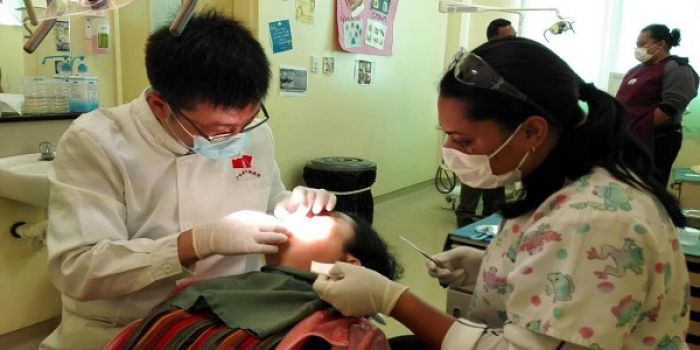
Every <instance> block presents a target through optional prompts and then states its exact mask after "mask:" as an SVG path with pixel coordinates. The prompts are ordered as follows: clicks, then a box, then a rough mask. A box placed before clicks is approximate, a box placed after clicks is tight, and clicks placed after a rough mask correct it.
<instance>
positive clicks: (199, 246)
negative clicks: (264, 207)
mask: <svg viewBox="0 0 700 350" xmlns="http://www.w3.org/2000/svg"><path fill="white" fill-rule="evenodd" d="M286 232H287V229H286V228H285V227H284V226H283V225H282V223H281V222H280V221H279V220H278V219H277V218H275V217H273V216H271V215H267V214H264V213H260V212H255V211H250V210H243V211H237V212H235V213H232V214H229V215H227V216H226V217H224V218H223V219H221V220H219V221H215V222H212V223H210V224H206V225H201V226H198V227H195V228H193V229H192V243H193V246H194V252H195V254H196V255H197V257H198V258H200V259H203V258H206V257H208V256H210V255H213V254H221V255H236V254H248V253H263V254H272V253H276V252H277V251H278V249H279V248H278V247H277V245H279V244H281V243H284V242H286V241H287V235H286Z"/></svg>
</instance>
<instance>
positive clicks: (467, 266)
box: [425, 247, 484, 287]
mask: <svg viewBox="0 0 700 350" xmlns="http://www.w3.org/2000/svg"><path fill="white" fill-rule="evenodd" d="M432 258H433V259H435V261H437V262H438V263H439V265H440V266H438V265H436V264H435V263H434V262H432V261H430V260H426V261H425V265H426V267H427V268H428V274H429V275H430V276H431V277H434V278H437V279H438V280H440V283H442V284H447V285H449V286H452V287H462V286H468V285H473V284H474V283H476V276H477V275H478V274H479V267H480V266H481V260H482V259H483V258H484V252H483V251H482V250H479V249H475V248H472V247H457V248H454V249H451V250H448V251H446V252H442V253H438V254H435V255H433V256H432Z"/></svg>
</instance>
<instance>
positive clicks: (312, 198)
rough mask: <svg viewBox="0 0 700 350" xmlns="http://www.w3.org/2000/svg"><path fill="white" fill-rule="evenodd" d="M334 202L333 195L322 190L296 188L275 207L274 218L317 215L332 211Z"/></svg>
mask: <svg viewBox="0 0 700 350" xmlns="http://www.w3.org/2000/svg"><path fill="white" fill-rule="evenodd" d="M336 202H337V198H336V197H335V195H334V194H332V193H330V192H328V191H326V190H324V189H317V188H308V187H304V186H297V187H295V188H294V191H292V193H290V194H289V195H287V196H285V197H284V198H283V199H282V200H280V201H279V202H278V203H277V205H275V216H276V217H278V218H280V219H284V218H286V217H288V216H289V215H291V214H295V213H299V214H301V215H306V214H308V213H309V212H311V213H313V214H318V213H320V212H322V211H323V210H326V211H331V210H333V208H335V203H336Z"/></svg>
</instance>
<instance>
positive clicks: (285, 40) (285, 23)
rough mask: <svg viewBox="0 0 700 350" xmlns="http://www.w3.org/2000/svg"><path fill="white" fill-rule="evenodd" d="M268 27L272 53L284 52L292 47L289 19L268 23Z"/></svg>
mask: <svg viewBox="0 0 700 350" xmlns="http://www.w3.org/2000/svg"><path fill="white" fill-rule="evenodd" d="M268 25H269V27H270V41H271V42H272V53H278V52H284V51H288V50H291V49H292V29H291V27H290V26H289V20H288V19H285V20H282V21H275V22H270V23H268Z"/></svg>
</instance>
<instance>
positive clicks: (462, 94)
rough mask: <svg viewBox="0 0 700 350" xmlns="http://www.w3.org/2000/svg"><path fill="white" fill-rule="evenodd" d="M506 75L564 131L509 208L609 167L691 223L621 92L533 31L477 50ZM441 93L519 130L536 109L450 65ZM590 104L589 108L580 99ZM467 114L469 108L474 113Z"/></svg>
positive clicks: (476, 115)
mask: <svg viewBox="0 0 700 350" xmlns="http://www.w3.org/2000/svg"><path fill="white" fill-rule="evenodd" d="M472 52H473V53H475V54H477V55H478V56H480V57H481V58H482V59H483V60H484V61H486V62H487V63H488V64H489V65H490V66H491V67H492V68H493V69H494V70H496V72H498V74H499V75H501V76H502V77H503V79H504V80H506V81H507V82H509V83H510V84H511V85H513V86H515V87H516V88H517V89H518V90H520V91H522V92H523V93H525V95H527V96H528V97H529V98H530V99H532V100H533V101H535V102H536V103H537V104H539V105H540V106H542V107H543V108H544V109H545V110H546V112H548V114H550V115H549V116H543V117H545V118H547V122H548V123H549V125H550V129H553V130H555V131H556V132H557V133H558V134H559V140H558V143H557V145H556V146H555V147H554V148H553V150H552V151H551V152H550V154H549V155H548V157H547V159H546V160H545V161H544V162H543V163H542V164H541V165H540V166H539V167H538V168H537V169H535V170H534V171H532V173H530V174H528V175H527V176H525V177H524V178H523V180H522V183H523V188H524V196H522V197H521V198H520V199H519V200H517V201H515V202H513V203H508V204H506V205H505V206H504V207H503V208H502V213H503V216H504V217H506V218H514V217H518V216H520V215H523V214H526V213H529V212H531V211H533V210H535V209H536V208H537V207H539V206H540V205H541V204H542V203H543V202H544V201H545V200H546V199H547V198H548V197H549V196H550V195H552V194H553V193H554V192H556V191H558V190H559V189H561V188H562V187H563V186H564V185H565V184H566V183H567V181H573V180H576V179H578V178H580V177H582V176H584V175H586V174H588V173H590V172H591V170H592V169H593V167H596V166H598V167H602V168H604V169H606V170H607V171H608V172H610V174H612V175H613V176H614V177H616V178H617V179H619V180H620V181H622V182H625V183H626V184H628V185H630V186H632V187H635V188H637V189H640V190H642V191H646V192H648V193H650V194H652V195H654V196H655V197H656V198H657V199H658V200H659V201H660V202H661V204H663V206H664V208H665V209H666V211H667V212H668V214H669V216H670V217H671V219H672V220H673V223H674V224H675V225H676V226H683V225H685V217H684V216H683V214H682V212H681V210H680V208H679V207H678V203H677V202H676V200H675V199H674V198H673V197H672V196H671V195H670V194H669V193H668V192H667V191H666V190H665V188H664V187H663V186H662V185H661V184H659V183H658V182H657V181H656V180H655V178H654V176H653V173H654V166H653V161H652V157H651V155H650V154H649V153H648V152H647V151H646V150H645V148H644V146H642V145H641V144H640V143H639V142H638V141H637V140H636V139H635V138H634V136H632V135H631V134H630V132H629V130H628V128H627V119H628V116H627V111H626V110H625V108H624V107H623V106H622V105H621V104H620V102H618V101H617V100H616V99H615V98H613V97H612V96H610V95H609V94H607V93H606V92H604V91H601V90H599V89H597V88H596V87H594V86H593V85H592V84H586V83H584V82H583V80H582V79H581V78H580V77H579V76H578V75H577V74H576V73H575V72H574V71H573V70H572V69H571V67H569V65H568V64H566V62H564V60H562V59H561V58H560V57H559V56H557V55H556V54H555V53H554V52H552V51H551V50H549V49H548V48H547V47H545V46H544V45H542V44H540V43H538V42H536V41H533V40H529V39H525V38H505V39H502V40H495V41H490V42H487V43H485V44H483V45H481V46H479V47H477V48H476V49H474V50H473V51H472ZM440 96H441V97H446V98H455V99H461V100H463V101H466V102H467V103H468V106H469V110H468V117H469V118H470V119H473V120H491V121H493V122H496V123H498V124H500V125H501V126H502V127H503V128H504V129H506V130H510V131H513V130H515V128H516V127H517V126H518V125H520V123H522V122H523V121H524V120H525V119H527V118H528V117H530V116H532V115H542V113H541V112H540V111H538V110H537V109H536V108H535V107H533V106H532V105H530V104H528V103H526V102H523V101H520V100H517V99H515V98H512V97H510V96H507V95H504V94H502V93H499V92H497V91H494V90H488V89H483V88H476V87H472V86H468V85H466V84H463V83H461V82H459V81H458V80H457V79H456V78H455V76H454V69H450V70H449V71H448V72H447V73H445V75H444V76H443V78H442V80H441V82H440ZM579 100H581V101H583V102H585V103H586V104H588V114H586V113H584V112H583V110H582V109H581V107H580V106H579ZM466 117H467V116H465V118H466Z"/></svg>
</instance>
